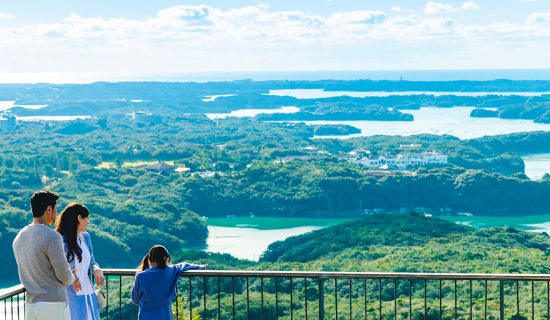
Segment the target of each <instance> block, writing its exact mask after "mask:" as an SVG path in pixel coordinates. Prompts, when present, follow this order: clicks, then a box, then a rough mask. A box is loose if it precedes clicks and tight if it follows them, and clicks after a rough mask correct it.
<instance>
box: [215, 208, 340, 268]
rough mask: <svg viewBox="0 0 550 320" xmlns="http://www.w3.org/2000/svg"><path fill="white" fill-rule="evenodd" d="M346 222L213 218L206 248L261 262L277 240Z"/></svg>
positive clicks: (307, 219)
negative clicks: (269, 247) (265, 252)
mask: <svg viewBox="0 0 550 320" xmlns="http://www.w3.org/2000/svg"><path fill="white" fill-rule="evenodd" d="M346 221H349V219H311V218H280V217H275V218H270V217H258V218H250V217H232V218H210V219H208V231H209V235H208V239H207V241H206V242H207V248H206V251H210V252H219V253H229V254H231V255H232V256H235V257H237V258H241V259H248V260H254V261H257V260H258V259H260V256H261V254H262V253H263V252H264V251H265V250H266V249H267V247H268V246H269V245H270V244H272V243H273V242H276V241H281V240H285V239H286V238H289V237H292V236H297V235H301V234H304V233H308V232H311V231H314V230H319V229H322V228H326V227H329V226H333V225H336V224H339V223H343V222H346Z"/></svg>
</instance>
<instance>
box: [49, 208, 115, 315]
mask: <svg viewBox="0 0 550 320" xmlns="http://www.w3.org/2000/svg"><path fill="white" fill-rule="evenodd" d="M89 215H90V214H89V211H88V208H86V207H85V206H83V205H81V204H78V203H71V204H69V205H68V206H67V207H66V208H65V209H64V210H63V211H62V212H61V214H60V215H59V218H58V220H57V223H56V225H57V232H59V233H60V234H61V235H62V236H63V243H64V244H65V254H66V256H67V261H68V262H69V265H70V267H71V269H72V270H73V273H74V275H75V277H76V280H75V282H74V283H73V285H72V286H68V287H67V295H68V297H69V309H70V312H71V319H78V320H99V305H98V302H97V296H96V295H95V291H94V286H93V285H92V279H91V273H92V272H93V273H94V275H95V278H96V280H97V284H98V285H102V284H103V281H104V277H103V272H102V271H101V269H100V268H99V265H98V264H97V263H96V262H95V260H94V253H93V248H92V242H91V240H90V235H89V234H88V233H87V232H86V229H87V228H88V225H89V224H90V218H89Z"/></svg>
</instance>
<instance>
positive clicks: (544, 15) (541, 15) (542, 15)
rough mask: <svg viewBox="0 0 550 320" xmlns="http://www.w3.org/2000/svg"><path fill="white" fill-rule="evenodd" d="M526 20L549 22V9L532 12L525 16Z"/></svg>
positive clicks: (528, 21) (529, 21) (530, 21)
mask: <svg viewBox="0 0 550 320" xmlns="http://www.w3.org/2000/svg"><path fill="white" fill-rule="evenodd" d="M526 21H527V23H550V11H548V12H536V13H533V14H531V15H529V16H528V17H527V19H526Z"/></svg>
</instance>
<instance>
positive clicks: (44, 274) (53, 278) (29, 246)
mask: <svg viewBox="0 0 550 320" xmlns="http://www.w3.org/2000/svg"><path fill="white" fill-rule="evenodd" d="M13 253H14V254H15V260H16V261H17V269H18V271H19V279H20V280H21V283H22V284H23V286H24V287H25V289H27V300H26V302H27V303H37V302H67V286H68V285H70V284H72V283H73V281H74V276H73V274H72V273H71V270H70V269H69V264H68V263H67V258H66V257H65V251H64V249H63V239H62V238H61V235H60V234H59V233H57V232H55V231H54V230H52V229H50V228H48V227H47V226H46V225H43V224H31V225H28V226H26V227H24V228H23V229H22V230H21V231H19V233H18V234H17V236H16V237H15V240H13Z"/></svg>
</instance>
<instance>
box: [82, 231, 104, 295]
mask: <svg viewBox="0 0 550 320" xmlns="http://www.w3.org/2000/svg"><path fill="white" fill-rule="evenodd" d="M82 235H83V236H84V241H86V245H87V246H88V250H89V251H90V260H91V264H92V268H93V272H94V276H95V279H96V283H97V285H98V286H102V285H103V283H104V282H105V277H104V276H103V271H101V268H100V267H99V264H97V262H95V259H94V247H93V246H92V239H91V238H90V234H89V233H88V232H84V233H83V234H82Z"/></svg>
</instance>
